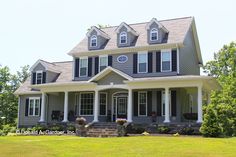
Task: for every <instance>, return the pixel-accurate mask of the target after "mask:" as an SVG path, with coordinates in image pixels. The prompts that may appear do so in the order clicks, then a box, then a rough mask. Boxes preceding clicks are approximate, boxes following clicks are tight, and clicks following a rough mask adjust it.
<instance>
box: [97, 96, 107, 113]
mask: <svg viewBox="0 0 236 157" xmlns="http://www.w3.org/2000/svg"><path fill="white" fill-rule="evenodd" d="M100 94H105V95H106V113H105V115H101V114H100V106H101V104H100V98H101V97H100ZM107 95H108V94H107V92H99V107H98V111H99V114H98V115H99V116H107V103H108V102H107V100H108V97H107Z"/></svg>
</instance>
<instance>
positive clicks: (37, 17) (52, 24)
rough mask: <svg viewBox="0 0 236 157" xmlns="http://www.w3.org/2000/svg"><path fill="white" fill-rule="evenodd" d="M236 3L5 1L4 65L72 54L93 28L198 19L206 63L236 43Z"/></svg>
mask: <svg viewBox="0 0 236 157" xmlns="http://www.w3.org/2000/svg"><path fill="white" fill-rule="evenodd" d="M235 6H236V1H235V0H224V1H223V0H221V1H220V0H208V1H207V0H197V1H191V0H178V1H174V0H119V1H118V0H116V1H114V0H99V1H98V0H97V1H95V0H94V1H92V0H90V1H82V0H81V1H79V0H20V1H19V0H0V64H1V65H3V66H9V67H10V69H11V71H12V72H15V71H16V70H19V69H20V66H23V65H27V64H29V65H33V64H34V63H35V62H36V61H37V60H38V59H44V60H47V61H64V60H72V58H71V57H70V56H68V55H67V53H68V52H69V51H70V50H71V49H72V48H73V47H74V46H75V45H76V44H77V43H78V42H79V41H80V40H81V39H82V38H84V37H85V34H86V30H87V28H89V27H90V26H92V25H97V24H109V25H112V26H113V25H119V24H120V23H121V22H123V21H125V22H126V23H136V22H145V21H149V20H151V19H152V18H153V17H155V18H157V19H158V20H163V19H170V18H177V17H186V16H194V17H195V20H196V24H197V31H198V36H199V41H200V46H201V51H202V56H203V61H204V63H206V62H207V61H209V60H211V59H213V53H214V52H217V51H218V50H219V49H220V48H221V47H222V46H223V45H224V44H227V43H229V42H231V41H235V40H236V12H235Z"/></svg>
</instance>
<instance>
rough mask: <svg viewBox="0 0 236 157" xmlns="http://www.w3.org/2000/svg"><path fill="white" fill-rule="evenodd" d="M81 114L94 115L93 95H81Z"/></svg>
mask: <svg viewBox="0 0 236 157" xmlns="http://www.w3.org/2000/svg"><path fill="white" fill-rule="evenodd" d="M80 114H81V115H92V114H93V93H82V94H81V95H80Z"/></svg>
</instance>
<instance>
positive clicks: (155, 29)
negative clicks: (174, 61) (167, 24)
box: [150, 28, 158, 41]
mask: <svg viewBox="0 0 236 157" xmlns="http://www.w3.org/2000/svg"><path fill="white" fill-rule="evenodd" d="M152 33H157V39H156V40H153V39H152ZM157 40H158V29H157V28H152V29H151V31H150V41H157Z"/></svg>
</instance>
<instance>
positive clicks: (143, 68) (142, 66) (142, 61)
mask: <svg viewBox="0 0 236 157" xmlns="http://www.w3.org/2000/svg"><path fill="white" fill-rule="evenodd" d="M146 72H147V53H146V52H145V53H143V52H142V53H138V73H146Z"/></svg>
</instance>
